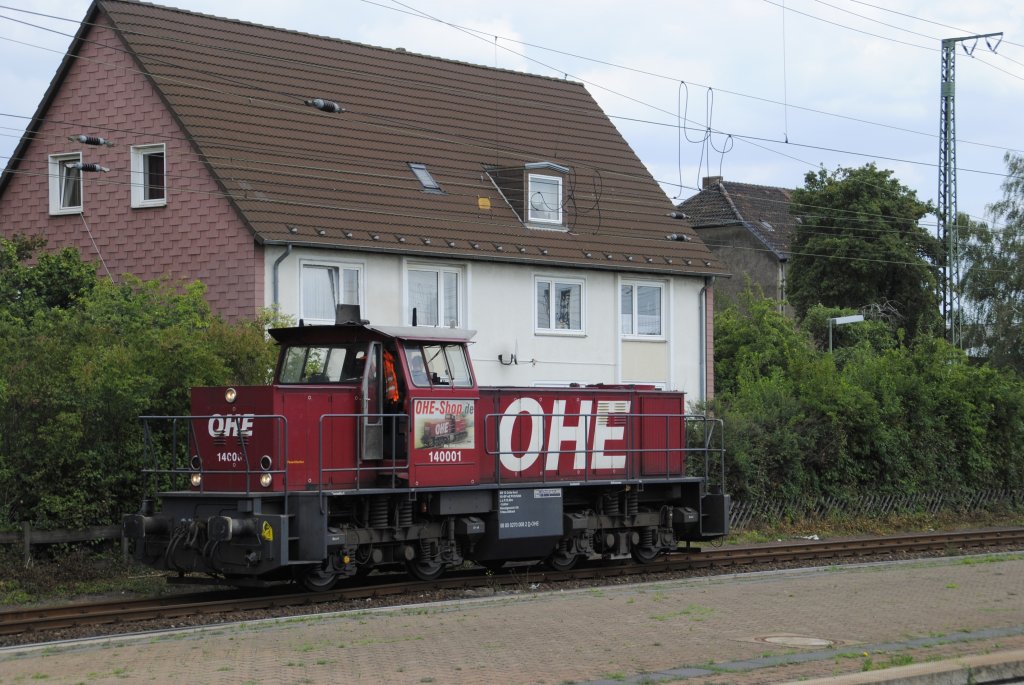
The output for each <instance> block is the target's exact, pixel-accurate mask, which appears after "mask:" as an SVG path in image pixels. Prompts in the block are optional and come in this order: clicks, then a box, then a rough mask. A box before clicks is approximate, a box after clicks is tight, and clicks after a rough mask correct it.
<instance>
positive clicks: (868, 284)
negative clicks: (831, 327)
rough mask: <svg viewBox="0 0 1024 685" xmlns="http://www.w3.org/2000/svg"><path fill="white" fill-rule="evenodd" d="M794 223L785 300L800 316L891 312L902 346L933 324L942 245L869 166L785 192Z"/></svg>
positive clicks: (911, 201)
mask: <svg viewBox="0 0 1024 685" xmlns="http://www.w3.org/2000/svg"><path fill="white" fill-rule="evenodd" d="M790 211H791V213H792V214H793V215H794V216H797V217H799V225H798V226H797V229H796V232H795V234H794V238H793V241H792V258H791V260H790V273H789V282H788V291H789V292H788V297H789V301H790V303H791V304H792V305H793V306H794V308H795V310H796V313H797V316H798V317H800V318H803V317H804V316H805V315H806V314H807V312H808V310H809V309H810V308H811V307H813V306H814V305H816V304H821V305H824V306H825V307H839V308H845V309H855V310H860V309H863V308H864V307H868V306H876V307H877V306H882V307H885V308H887V309H892V310H894V311H895V312H897V314H898V316H899V320H900V326H901V327H902V328H903V329H905V330H906V332H907V338H908V340H912V339H913V338H914V337H915V336H916V335H917V334H918V333H919V332H925V331H929V330H931V329H932V328H933V327H934V326H936V325H937V324H939V323H940V319H941V317H940V315H939V298H938V295H937V284H938V282H939V281H938V278H939V274H938V268H937V266H936V265H937V264H939V263H940V262H941V255H942V246H941V244H940V242H939V241H938V239H936V238H935V237H933V236H931V235H929V233H928V232H927V231H926V230H924V229H923V228H922V227H921V226H919V225H918V221H919V220H920V219H921V218H922V217H924V215H925V214H927V213H929V212H931V211H933V209H932V207H931V206H930V205H929V204H927V203H923V202H921V201H919V200H918V199H917V194H916V193H915V192H914V191H913V190H911V189H910V188H908V187H906V186H904V185H903V184H901V183H900V182H899V181H898V180H897V179H896V178H894V177H893V174H892V172H891V171H889V170H880V169H878V168H877V167H875V165H874V164H867V165H865V166H863V167H860V168H856V169H850V168H838V169H836V170H835V171H834V172H828V171H826V170H824V169H821V170H819V171H818V172H817V173H808V174H807V176H806V177H805V178H804V187H803V188H798V189H796V190H794V191H793V195H792V205H791V209H790Z"/></svg>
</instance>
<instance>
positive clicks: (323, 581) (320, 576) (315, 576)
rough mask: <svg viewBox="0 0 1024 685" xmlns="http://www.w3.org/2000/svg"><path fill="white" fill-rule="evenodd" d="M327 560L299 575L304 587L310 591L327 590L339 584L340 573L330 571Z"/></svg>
mask: <svg viewBox="0 0 1024 685" xmlns="http://www.w3.org/2000/svg"><path fill="white" fill-rule="evenodd" d="M325 566H326V562H324V564H322V565H320V566H313V567H311V568H309V569H306V570H305V571H303V572H302V573H301V575H300V576H299V582H300V583H302V587H304V588H306V589H307V590H309V591H310V592H327V591H328V590H330V589H332V588H333V587H334V586H335V585H337V584H338V574H337V573H332V572H331V571H328V570H327V569H326V568H324V567H325Z"/></svg>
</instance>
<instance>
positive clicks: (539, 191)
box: [526, 174, 562, 224]
mask: <svg viewBox="0 0 1024 685" xmlns="http://www.w3.org/2000/svg"><path fill="white" fill-rule="evenodd" d="M526 212H527V221H536V222H538V223H545V224H560V223H562V179H561V177H559V176H547V175H545V174H530V179H529V191H528V193H527V203H526Z"/></svg>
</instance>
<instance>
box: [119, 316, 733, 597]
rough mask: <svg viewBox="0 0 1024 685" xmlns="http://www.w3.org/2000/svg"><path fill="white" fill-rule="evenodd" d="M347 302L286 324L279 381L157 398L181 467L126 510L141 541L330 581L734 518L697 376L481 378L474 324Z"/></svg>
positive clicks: (665, 533)
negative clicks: (167, 406)
mask: <svg viewBox="0 0 1024 685" xmlns="http://www.w3.org/2000/svg"><path fill="white" fill-rule="evenodd" d="M338 321H339V322H341V323H338V324H335V325H333V326H300V327H297V328H285V329H275V330H272V331H270V334H271V335H272V336H273V338H274V339H275V340H276V341H277V343H278V344H279V346H280V354H279V358H278V363H277V367H276V369H275V373H274V380H273V382H272V384H271V385H269V386H249V387H231V388H195V389H193V391H192V407H191V411H192V413H191V414H190V415H189V416H178V417H143V419H144V422H145V425H146V429H147V439H148V443H147V444H149V445H150V446H151V447H152V450H151V456H152V462H151V463H150V464H149V467H148V468H147V472H148V473H150V474H151V475H152V476H153V477H154V480H155V482H158V483H168V482H175V481H176V482H177V483H178V485H176V486H172V487H171V488H167V487H166V486H165V487H164V488H163V489H162V490H161V491H160V492H158V493H155V501H158V502H159V505H160V506H159V507H157V506H156V505H155V502H154V499H147V500H145V501H144V503H143V506H142V507H141V509H140V511H139V512H138V513H136V514H132V515H129V516H126V517H125V519H124V525H123V528H124V533H125V536H126V537H127V538H128V539H129V540H130V541H131V543H132V545H133V547H134V554H135V556H136V558H137V559H139V560H141V561H143V562H145V563H148V564H150V565H152V566H154V567H156V568H161V569H168V570H176V571H180V572H183V573H187V574H193V573H196V574H205V575H207V576H212V577H214V578H219V579H222V580H223V581H224V582H227V583H232V584H236V585H263V584H268V583H273V582H279V581H285V580H298V581H300V582H302V583H303V584H304V585H306V586H307V587H308V588H311V589H314V590H323V589H327V588H329V587H332V586H333V585H334V584H335V583H336V582H337V581H338V580H339V579H343V578H349V577H351V576H355V575H363V574H366V573H369V572H371V571H373V570H374V569H381V570H388V569H404V570H406V571H407V572H408V573H410V574H411V575H413V576H415V577H417V578H421V579H430V578H435V577H437V576H438V575H440V574H441V573H442V572H443V571H444V570H445V568H447V567H452V566H458V565H460V564H462V563H463V562H464V561H465V560H470V561H474V562H477V563H480V564H484V565H487V566H496V565H500V564H502V563H504V562H505V561H521V560H534V559H536V560H546V561H547V562H548V563H549V564H550V565H552V566H554V567H555V568H563V569H564V568H570V567H571V566H572V565H574V564H576V563H577V562H578V561H580V560H582V559H586V558H588V557H592V556H595V555H600V556H604V557H624V556H631V557H632V558H633V559H634V560H636V561H638V562H640V563H645V562H648V561H650V560H652V559H654V558H655V557H656V556H658V555H659V554H664V553H669V552H672V551H674V550H675V549H676V548H677V546H678V545H680V544H681V543H686V544H687V545H689V544H690V543H691V542H699V541H701V540H711V539H714V538H718V537H721V536H723V535H725V534H727V533H728V524H729V507H730V498H729V495H728V494H726V492H725V488H724V483H723V481H724V472H725V468H724V450H723V449H722V447H721V424H720V422H718V421H716V420H712V419H709V418H706V417H703V416H691V415H687V414H686V413H685V398H684V397H683V395H682V393H677V392H666V391H659V390H656V389H654V388H652V387H649V386H626V385H621V386H617V385H601V386H589V387H571V388H515V387H500V388H496V387H480V386H478V385H477V384H476V381H475V378H474V375H473V369H472V363H471V361H470V358H469V355H468V352H467V345H468V343H469V341H470V340H471V339H472V336H473V332H472V331H466V330H461V329H453V328H431V327H387V326H373V325H370V324H369V323H368V322H366V321H364V320H363V319H361V318H360V316H359V311H358V308H354V309H353V308H351V307H345V308H343V307H339V312H338ZM168 455H170V456H168ZM168 459H170V460H171V461H168ZM188 577H192V576H188Z"/></svg>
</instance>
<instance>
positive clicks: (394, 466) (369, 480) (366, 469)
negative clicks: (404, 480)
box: [317, 414, 411, 492]
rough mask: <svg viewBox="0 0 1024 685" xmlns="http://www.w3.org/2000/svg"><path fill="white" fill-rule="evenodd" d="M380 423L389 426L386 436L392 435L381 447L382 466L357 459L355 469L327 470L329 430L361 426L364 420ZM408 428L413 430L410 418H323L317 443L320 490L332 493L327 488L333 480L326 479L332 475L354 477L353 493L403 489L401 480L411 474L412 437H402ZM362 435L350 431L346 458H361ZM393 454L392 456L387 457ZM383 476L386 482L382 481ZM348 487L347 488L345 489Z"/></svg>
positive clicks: (331, 416)
mask: <svg viewBox="0 0 1024 685" xmlns="http://www.w3.org/2000/svg"><path fill="white" fill-rule="evenodd" d="M371 419H372V420H379V421H380V422H381V424H382V425H383V426H390V428H391V430H390V431H384V433H385V434H388V433H389V434H390V438H389V441H388V443H389V444H388V445H384V444H382V445H381V450H382V454H381V459H380V465H371V463H368V462H367V460H365V459H360V458H358V457H356V458H355V459H354V460H353V461H354V465H353V466H328V467H325V466H324V452H325V446H324V443H325V440H324V435H325V433H326V432H327V431H328V429H331V428H333V427H334V426H336V425H337V424H339V423H340V424H342V425H343V426H344V425H345V424H349V425H358V422H360V421H364V420H371ZM403 425H404V426H405V427H406V429H407V430H408V429H409V427H410V426H411V423H410V422H409V415H408V414H323V415H321V416H320V423H319V427H318V439H317V444H318V448H317V473H318V474H319V478H318V481H319V484H320V485H319V490H320V492H323V490H324V489H325V488H326V489H330V488H329V486H328V485H326V484H327V483H328V482H329V481H330V480H332V479H329V478H326V477H325V476H328V475H330V474H343V475H344V474H351V475H352V479H351V482H352V484H353V487H354V489H356V490H363V489H366V488H370V487H373V488H379V487H385V488H397V487H399V486H400V483H399V478H400V476H401V474H402V473H407V472H408V470H409V455H408V446H409V436H408V434H403V433H402V432H401V431H400V430H399V429H400V428H401V427H402V426H403ZM339 432H340V433H341V434H342V435H345V431H344V430H342V431H336V430H335V431H333V432H332V433H331V434H332V435H337V434H338V433H339ZM343 439H344V438H343ZM361 439H362V437H361V436H360V432H359V431H355V430H354V431H351V433H350V443H349V445H348V446H347V447H346V448H345V449H346V451H345V452H344V453H345V454H351V455H361V454H362V453H363V452H362V449H361V447H362V445H361V444H360V442H359V441H360V440H361ZM386 454H390V457H389V456H385V455H386ZM381 476H384V479H383V480H382V479H381ZM341 480H342V483H343V484H345V483H346V482H347V479H345V478H342V479H341ZM345 487H347V486H345Z"/></svg>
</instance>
